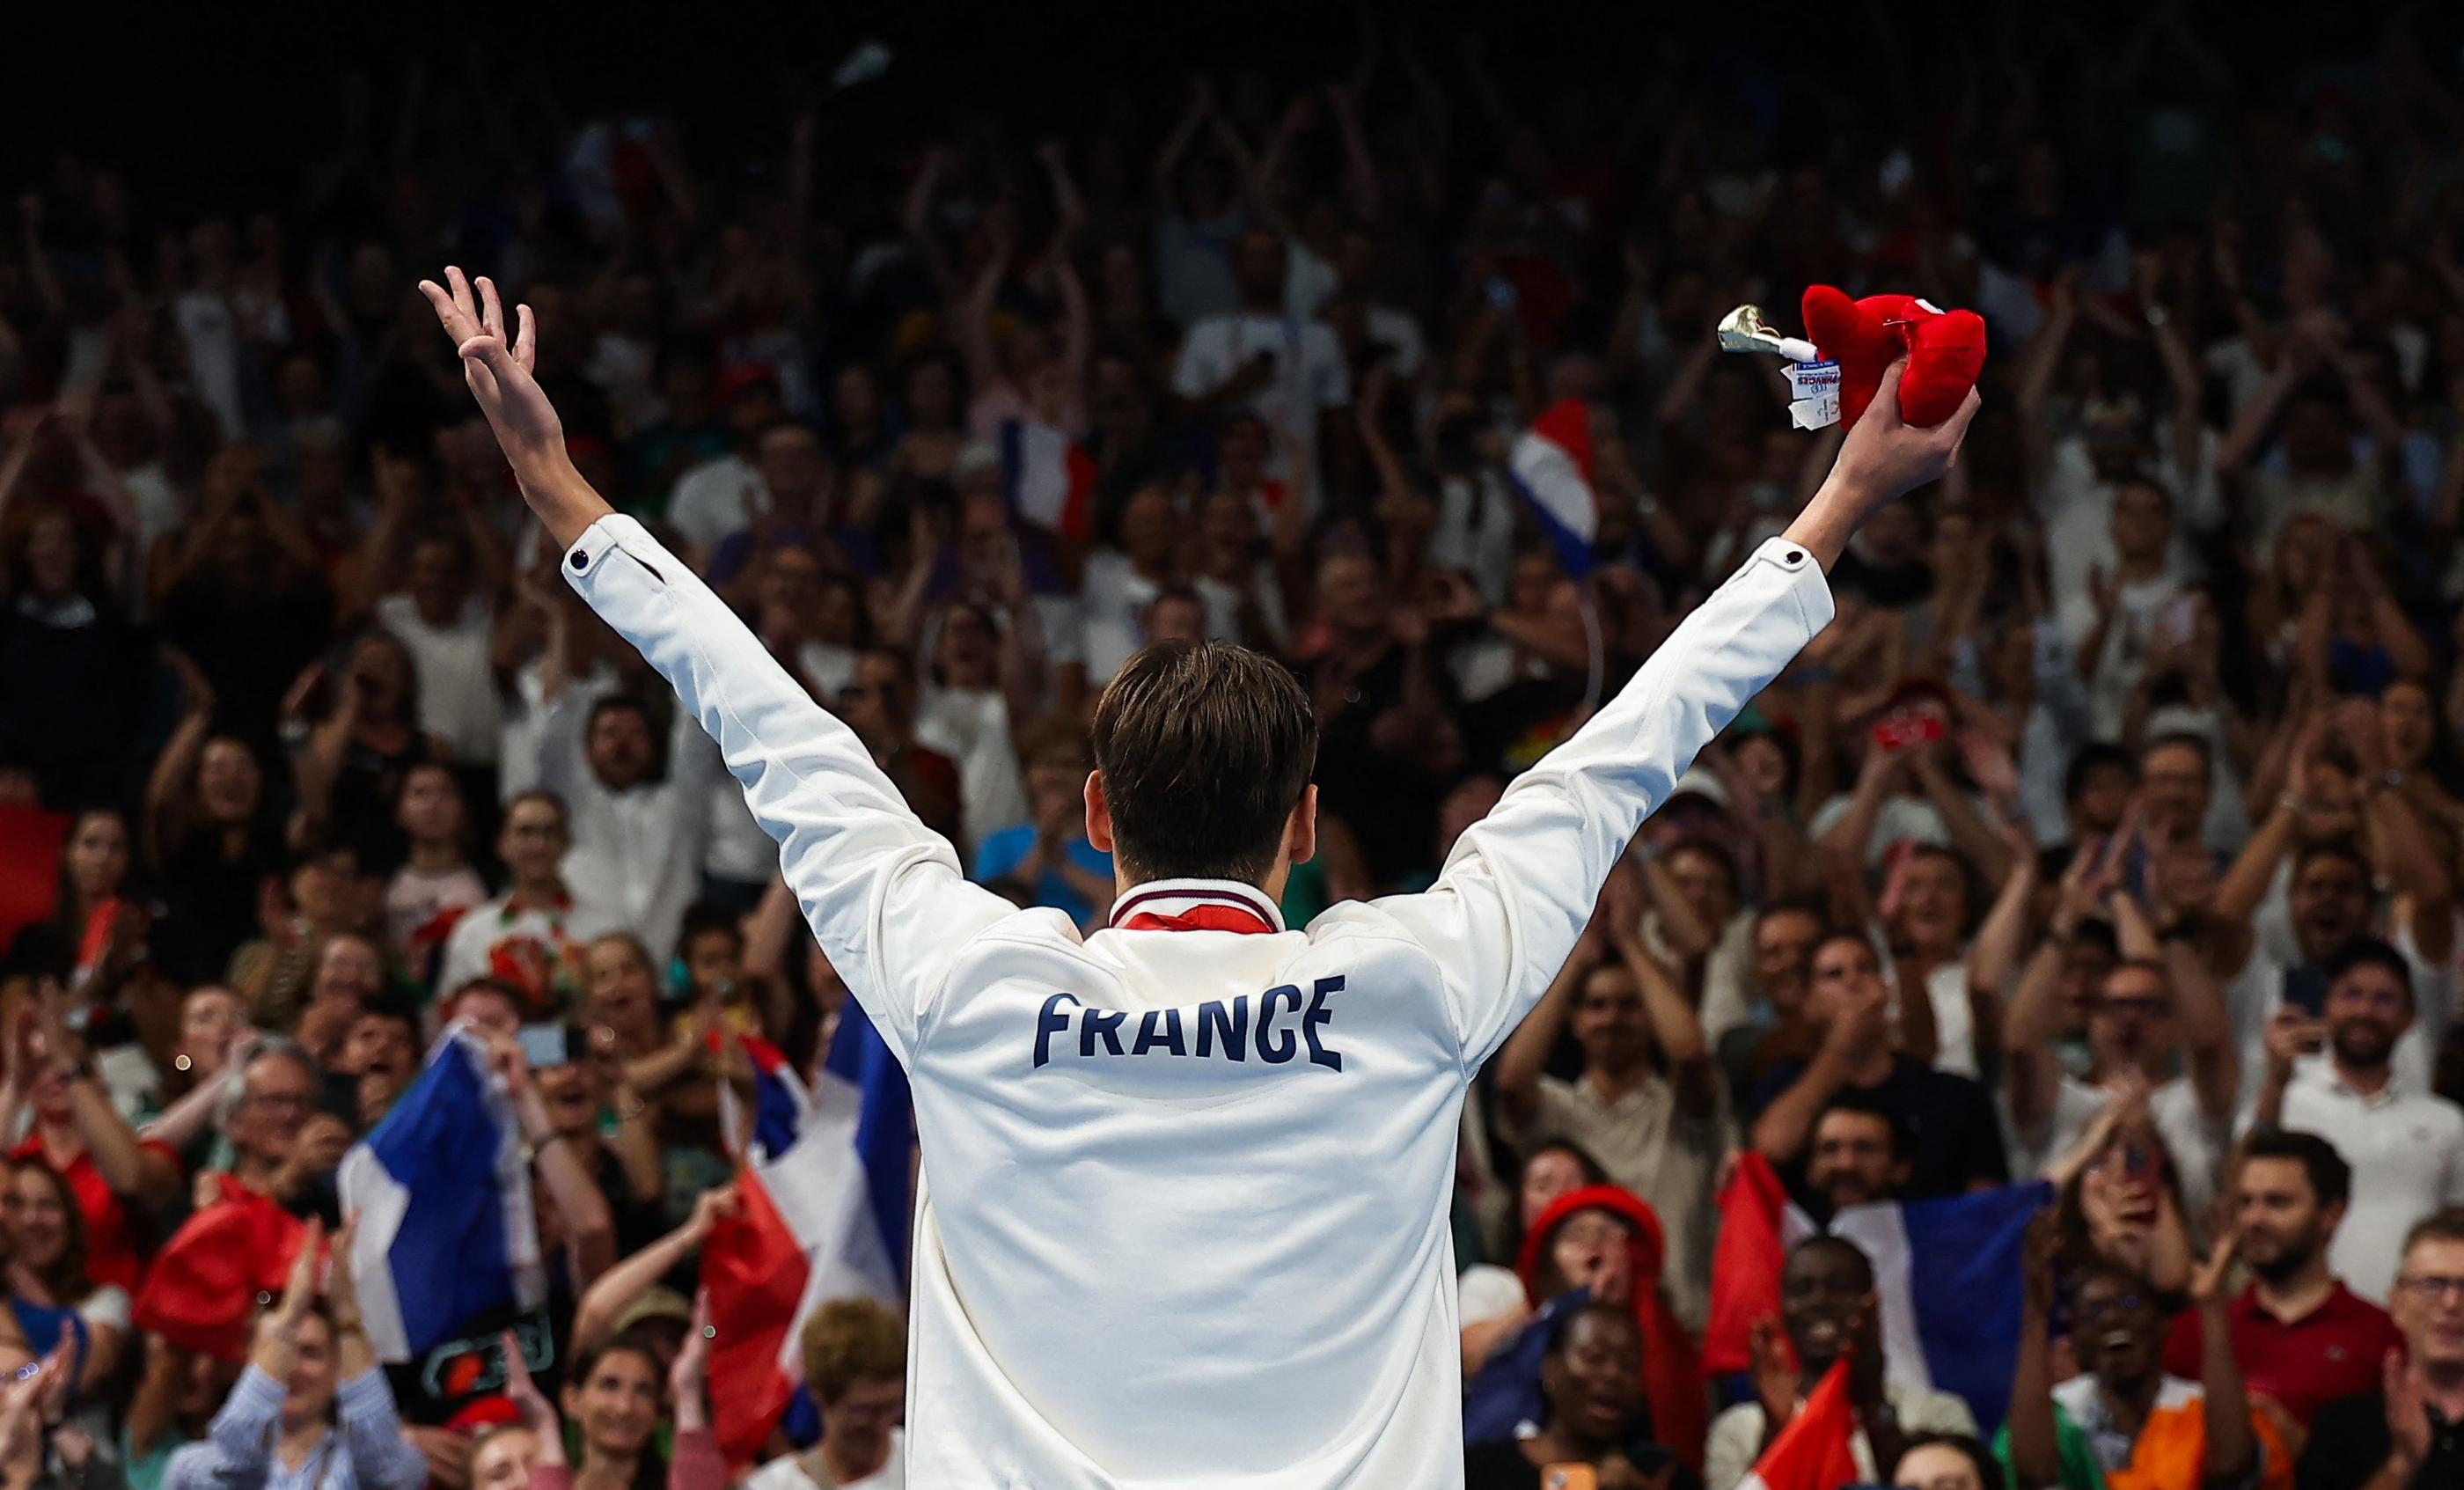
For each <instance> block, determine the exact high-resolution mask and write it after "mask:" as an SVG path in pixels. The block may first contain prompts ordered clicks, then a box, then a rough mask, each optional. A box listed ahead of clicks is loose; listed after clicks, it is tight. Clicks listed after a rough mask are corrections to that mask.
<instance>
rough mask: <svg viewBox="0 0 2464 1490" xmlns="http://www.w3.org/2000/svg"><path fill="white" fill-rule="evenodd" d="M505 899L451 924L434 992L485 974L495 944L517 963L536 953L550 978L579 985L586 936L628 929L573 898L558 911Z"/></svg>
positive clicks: (447, 991)
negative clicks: (517, 904)
mask: <svg viewBox="0 0 2464 1490" xmlns="http://www.w3.org/2000/svg"><path fill="white" fill-rule="evenodd" d="M510 904H511V897H509V896H505V895H499V896H497V897H496V898H495V899H494V900H489V901H483V902H481V903H480V904H478V905H475V906H473V907H472V908H471V909H469V910H468V911H465V912H464V913H463V916H462V919H461V920H459V921H456V922H454V923H453V934H452V935H451V936H449V937H447V938H446V939H445V962H444V968H443V971H442V972H440V973H439V974H438V975H437V976H436V987H437V991H438V992H440V993H445V994H451V992H453V990H455V989H457V988H459V987H461V986H462V985H463V984H465V983H467V982H469V981H471V979H473V978H474V977H483V976H485V975H487V974H488V972H489V969H490V967H491V965H492V963H493V962H494V960H495V954H496V953H497V952H498V951H499V950H500V949H501V950H505V951H507V952H509V953H510V952H517V951H518V956H517V964H518V963H519V962H522V961H527V960H528V959H529V958H530V957H532V956H533V955H536V956H537V957H539V959H541V960H544V961H545V962H546V963H547V965H548V969H549V973H550V976H551V978H552V980H554V981H556V982H558V983H560V984H563V985H566V986H570V987H572V988H574V989H580V988H582V987H583V966H582V955H583V953H584V952H585V951H587V950H588V948H589V946H590V943H591V941H592V939H594V938H596V937H600V936H605V935H606V934H607V933H608V932H609V931H627V930H630V928H629V927H627V925H626V924H625V923H624V922H623V921H622V920H620V919H618V918H617V917H616V916H614V915H611V914H609V913H608V912H607V911H606V910H605V909H602V908H600V907H598V906H595V905H592V904H590V903H588V902H586V901H583V900H581V899H579V898H577V899H575V900H574V901H573V903H572V904H571V905H568V906H566V907H565V908H564V909H561V910H544V909H537V908H529V907H526V908H524V909H520V910H510V909H508V908H509V906H510Z"/></svg>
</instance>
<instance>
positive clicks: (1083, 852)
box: [969, 822, 1112, 926]
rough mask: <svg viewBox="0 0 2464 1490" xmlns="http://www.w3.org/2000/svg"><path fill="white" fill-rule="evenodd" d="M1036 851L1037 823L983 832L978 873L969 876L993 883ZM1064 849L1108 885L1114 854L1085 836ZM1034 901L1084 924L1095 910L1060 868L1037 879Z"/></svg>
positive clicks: (977, 849)
mask: <svg viewBox="0 0 2464 1490" xmlns="http://www.w3.org/2000/svg"><path fill="white" fill-rule="evenodd" d="M1034 851H1035V824H1034V823H1032V822H1022V823H1019V824H1018V825H1017V826H1015V827H1006V828H1002V829H1001V830H1000V831H999V832H997V833H988V834H986V835H984V841H983V842H982V843H980V844H977V845H976V872H975V873H974V874H972V875H970V876H969V878H970V879H973V880H974V881H975V882H976V883H977V884H979V885H990V884H991V883H992V882H993V881H995V880H998V879H1002V878H1004V877H1006V876H1007V875H1009V874H1010V873H1011V872H1012V871H1013V870H1015V869H1017V867H1018V866H1020V865H1022V864H1023V863H1025V862H1026V856H1027V855H1028V854H1030V853H1033V852H1034ZM1063 851H1064V852H1066V853H1067V854H1068V855H1069V862H1070V863H1071V864H1073V865H1076V866H1078V867H1079V868H1080V869H1082V870H1084V871H1086V872H1087V873H1089V874H1091V875H1093V876H1095V877H1096V878H1097V879H1099V880H1102V881H1103V882H1104V883H1106V884H1108V885H1109V884H1111V880H1112V856H1111V854H1108V853H1105V852H1103V851H1101V850H1100V849H1098V848H1096V847H1095V846H1094V845H1093V844H1089V843H1088V842H1087V841H1086V840H1085V839H1083V838H1073V839H1071V840H1070V841H1069V846H1068V847H1067V849H1065V850H1063ZM1035 903H1036V904H1037V905H1038V906H1048V907H1050V908H1051V909H1055V910H1066V911H1067V912H1068V913H1069V918H1070V919H1071V920H1073V921H1076V922H1077V923H1078V924H1079V925H1081V926H1084V925H1086V924H1087V922H1088V921H1089V920H1090V919H1092V918H1093V916H1094V914H1095V910H1096V908H1095V907H1093V906H1090V905H1089V904H1087V902H1086V901H1085V900H1084V899H1082V898H1080V896H1079V894H1078V892H1077V891H1075V890H1073V889H1071V888H1070V887H1069V882H1068V881H1067V880H1066V879H1063V878H1062V877H1061V871H1060V870H1058V869H1055V868H1051V867H1049V866H1047V867H1046V868H1045V870H1044V872H1043V873H1042V874H1039V875H1037V876H1036V878H1035Z"/></svg>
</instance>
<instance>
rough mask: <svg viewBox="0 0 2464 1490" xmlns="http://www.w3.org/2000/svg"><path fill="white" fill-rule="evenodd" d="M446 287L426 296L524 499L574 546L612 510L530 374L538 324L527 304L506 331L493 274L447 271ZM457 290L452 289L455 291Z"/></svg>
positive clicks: (428, 288) (432, 285)
mask: <svg viewBox="0 0 2464 1490" xmlns="http://www.w3.org/2000/svg"><path fill="white" fill-rule="evenodd" d="M445 279H446V283H445V284H443V285H440V284H438V283H437V282H436V281H434V280H432V279H423V280H421V281H420V282H419V293H420V294H422V295H424V296H428V303H429V305H431V306H433V307H435V309H436V318H437V320H438V322H439V323H441V324H442V325H443V326H444V327H445V334H446V335H447V336H450V337H451V338H452V339H453V346H454V349H455V350H456V351H458V352H459V353H461V355H462V381H463V382H464V383H469V384H470V386H471V393H472V396H473V398H475V399H477V400H478V402H479V412H481V413H482V414H485V415H487V416H488V427H489V428H491V429H493V430H495V434H496V444H497V447H498V448H499V449H503V451H504V452H505V459H506V460H507V461H509V462H511V463H512V465H513V468H514V479H515V480H517V481H518V482H520V483H521V487H522V496H523V499H524V500H526V501H528V502H529V503H530V504H531V510H532V511H534V512H536V513H538V514H539V518H540V520H541V521H543V522H545V523H546V524H547V527H548V532H549V533H550V534H551V535H553V536H554V537H555V538H556V540H557V542H558V543H559V544H561V545H564V546H566V547H570V546H571V545H572V543H573V541H574V540H575V539H576V538H579V537H582V535H583V531H584V530H586V529H587V528H588V527H589V526H590V525H591V524H592V523H594V522H596V521H598V520H599V519H600V518H601V517H603V516H605V515H606V514H607V513H608V511H609V510H610V509H609V508H608V506H607V504H606V503H605V501H603V500H601V499H600V496H599V493H596V492H593V491H591V490H590V488H589V486H588V484H587V483H585V482H583V479H582V475H581V472H579V471H575V470H574V468H573V460H572V457H571V456H569V455H568V454H567V453H566V452H565V448H564V422H563V421H562V420H561V419H559V418H557V414H556V405H552V404H550V403H549V402H548V398H547V393H546V392H545V390H543V389H541V388H540V387H539V380H538V379H537V378H535V377H533V376H531V369H532V368H533V367H534V366H536V365H537V363H538V362H539V335H538V326H537V324H536V323H535V322H534V321H533V320H532V318H531V308H530V307H529V306H527V305H517V306H516V307H514V315H515V320H516V326H517V330H516V331H515V332H514V334H512V335H511V336H508V335H507V334H506V330H505V312H504V307H503V306H502V305H501V304H500V303H499V302H498V301H497V298H496V287H495V283H494V282H492V281H491V280H489V279H488V278H487V276H485V275H481V276H480V277H479V279H478V281H477V291H478V293H477V296H475V297H474V296H473V294H472V289H473V283H472V281H471V280H469V279H466V278H464V277H463V274H462V271H461V270H460V269H458V268H456V267H454V266H452V265H448V266H446V270H445ZM448 286H450V287H451V288H448Z"/></svg>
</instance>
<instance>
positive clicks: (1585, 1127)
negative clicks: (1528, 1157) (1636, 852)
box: [1497, 870, 1721, 1321]
mask: <svg viewBox="0 0 2464 1490" xmlns="http://www.w3.org/2000/svg"><path fill="white" fill-rule="evenodd" d="M1619 872H1620V875H1621V876H1622V875H1627V874H1630V873H1631V871H1630V870H1620V871H1619ZM1621 883H1622V885H1623V886H1624V888H1623V889H1622V891H1620V890H1618V889H1614V888H1613V889H1612V890H1611V892H1610V895H1609V899H1608V901H1607V909H1605V911H1604V912H1603V914H1602V915H1601V916H1600V917H1598V918H1597V921H1596V922H1595V924H1600V923H1605V925H1606V937H1605V939H1606V940H1608V941H1610V942H1611V943H1613V948H1610V949H1603V948H1602V947H1600V946H1599V944H1598V941H1596V940H1593V939H1586V940H1585V941H1584V942H1583V943H1582V944H1581V945H1580V946H1578V947H1577V948H1576V949H1575V952H1574V954H1573V956H1572V957H1569V958H1568V959H1567V960H1566V966H1565V969H1564V971H1562V972H1560V973H1559V974H1558V975H1557V978H1556V981H1555V982H1553V983H1551V985H1550V987H1549V992H1548V994H1547V995H1546V996H1544V997H1542V998H1541V1000H1540V1002H1539V1004H1538V1005H1537V1006H1536V1007H1534V1008H1533V1010H1532V1011H1531V1014H1530V1015H1529V1018H1527V1019H1524V1021H1523V1022H1522V1023H1521V1024H1520V1025H1518V1026H1517V1027H1516V1028H1515V1031H1514V1034H1513V1036H1512V1037H1511V1038H1509V1039H1508V1040H1507V1042H1506V1047H1505V1048H1504V1049H1503V1050H1501V1051H1500V1052H1499V1053H1498V1057H1497V1107H1498V1117H1499V1120H1500V1126H1501V1128H1503V1129H1504V1134H1505V1137H1506V1139H1507V1143H1509V1144H1512V1145H1515V1146H1517V1147H1518V1148H1519V1147H1520V1146H1522V1145H1524V1144H1527V1143H1529V1142H1530V1141H1532V1140H1533V1139H1535V1138H1539V1137H1543V1136H1547V1137H1554V1138H1563V1139H1571V1140H1573V1142H1574V1143H1575V1144H1576V1145H1578V1146H1580V1147H1581V1148H1582V1150H1584V1151H1585V1152H1587V1153H1590V1154H1591V1155H1593V1156H1594V1157H1595V1158H1596V1159H1597V1160H1598V1161H1599V1164H1600V1168H1601V1169H1602V1170H1603V1171H1605V1172H1607V1174H1608V1178H1609V1182H1610V1183H1611V1184H1614V1185H1617V1186H1620V1187H1622V1188H1624V1189H1627V1190H1631V1191H1633V1192H1634V1193H1635V1194H1639V1195H1640V1196H1642V1198H1643V1199H1645V1200H1647V1201H1649V1202H1650V1204H1651V1208H1652V1209H1653V1210H1654V1211H1656V1212H1658V1213H1659V1214H1660V1224H1661V1231H1662V1233H1663V1235H1664V1238H1665V1240H1666V1254H1665V1260H1664V1261H1663V1263H1662V1268H1661V1272H1662V1276H1664V1277H1665V1278H1667V1279H1668V1280H1669V1281H1670V1283H1671V1287H1670V1294H1671V1302H1672V1303H1673V1304H1675V1306H1676V1307H1677V1309H1678V1312H1679V1313H1680V1314H1681V1315H1682V1316H1683V1317H1684V1318H1685V1319H1687V1320H1690V1321H1700V1320H1701V1319H1702V1317H1703V1313H1704V1310H1705V1307H1706V1306H1707V1304H1708V1299H1707V1296H1706V1294H1705V1289H1704V1282H1705V1281H1706V1280H1707V1278H1708V1274H1709V1268H1710V1240H1711V1205H1710V1200H1711V1179H1712V1175H1713V1172H1714V1171H1715V1169H1716V1168H1717V1166H1718V1163H1719V1154H1720V1147H1721V1134H1720V1127H1719V1123H1718V1121H1717V1119H1718V1116H1719V1083H1718V1079H1717V1077H1716V1075H1715V1074H1714V1073H1713V1071H1712V1068H1711V1061H1710V1054H1709V1052H1708V1051H1707V1050H1705V1048H1704V1042H1703V1027H1702V1025H1700V1024H1699V1023H1697V1022H1696V1021H1695V1018H1694V1011H1693V1010H1692V1009H1691V1008H1689V1007H1687V1005H1686V1002H1685V997H1684V995H1683V994H1682V993H1680V992H1679V991H1678V988H1677V984H1676V982H1675V980H1674V979H1673V978H1671V977H1670V975H1669V974H1668V972H1667V970H1666V969H1664V968H1663V967H1661V965H1660V964H1659V963H1658V962H1656V961H1655V960H1654V959H1653V957H1652V955H1651V953H1650V952H1649V951H1648V950H1647V949H1646V948H1645V947H1644V946H1643V945H1642V934H1641V923H1640V920H1639V916H1637V915H1636V914H1635V913H1634V911H1635V909H1636V906H1635V901H1636V897H1637V895H1638V894H1639V890H1637V889H1636V888H1634V887H1633V884H1632V881H1631V880H1630V879H1627V880H1623V881H1622V882H1621ZM1570 1024H1571V1025H1572V1027H1573V1037H1574V1041H1575V1042H1576V1043H1577V1044H1579V1045H1580V1046H1581V1047H1582V1052H1583V1066H1582V1071H1581V1073H1580V1074H1579V1075H1577V1076H1576V1077H1575V1078H1574V1079H1573V1080H1572V1081H1567V1080H1564V1079H1562V1078H1560V1077H1555V1076H1551V1075H1550V1074H1548V1070H1547V1067H1548V1063H1549V1060H1550V1057H1551V1054H1552V1053H1553V1052H1554V1050H1555V1048H1556V1045H1557V1042H1558V1040H1559V1038H1560V1037H1561V1036H1562V1035H1564V1034H1565V1033H1566V1031H1567V1028H1568V1026H1569V1025H1570Z"/></svg>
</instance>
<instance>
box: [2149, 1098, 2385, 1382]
mask: <svg viewBox="0 0 2464 1490" xmlns="http://www.w3.org/2000/svg"><path fill="white" fill-rule="evenodd" d="M2352 1184H2353V1171H2352V1167H2351V1166H2350V1165H2347V1164H2346V1163H2345V1162H2344V1160H2343V1156H2342V1155H2340V1154H2339V1153H2337V1152H2336V1150H2335V1148H2334V1146H2333V1145H2331V1144H2329V1143H2328V1142H2327V1141H2326V1140H2325V1139H2323V1138H2321V1137H2319V1136H2318V1135H2317V1134H2315V1133H2285V1132H2272V1131H2271V1132H2260V1133H2253V1134H2252V1135H2251V1136H2250V1141H2249V1143H2248V1144H2247V1145H2246V1146H2245V1147H2244V1148H2243V1150H2242V1160H2241V1170H2240V1172H2239V1173H2238V1174H2237V1175H2236V1176H2235V1177H2234V1180H2233V1214H2234V1216H2236V1217H2237V1218H2238V1222H2239V1225H2240V1227H2241V1231H2240V1237H2241V1244H2240V1246H2239V1248H2238V1249H2237V1250H2238V1254H2239V1256H2240V1258H2241V1260H2242V1262H2243V1264H2244V1265H2245V1266H2247V1267H2248V1268H2249V1269H2250V1272H2251V1282H2250V1285H2249V1286H2248V1287H2246V1288H2244V1289H2242V1291H2241V1294H2240V1296H2239V1297H2237V1298H2235V1299H2234V1300H2233V1304H2232V1306H2231V1310H2230V1312H2231V1314H2232V1316H2233V1356H2234V1358H2235V1359H2236V1360H2238V1361H2240V1362H2241V1363H2242V1369H2243V1376H2244V1383H2243V1384H2244V1385H2245V1386H2246V1387H2247V1388H2248V1389H2249V1391H2250V1393H2251V1395H2252V1396H2254V1397H2263V1398H2265V1399H2266V1400H2267V1401H2269V1402H2272V1403H2274V1404H2276V1405H2277V1407H2280V1408H2282V1409H2283V1410H2284V1411H2285V1413H2287V1414H2288V1415H2289V1416H2291V1418H2292V1419H2293V1421H2294V1422H2296V1423H2299V1424H2300V1425H2301V1426H2303V1427H2305V1428H2306V1427H2308V1426H2309V1423H2310V1419H2311V1417H2312V1416H2313V1414H2315V1413H2317V1412H2318V1411H2319V1409H2320V1408H2321V1407H2323V1406H2325V1405H2326V1404H2327V1403H2329V1402H2332V1401H2334V1400H2335V1399H2337V1398H2338V1397H2343V1396H2350V1395H2351V1394H2352V1393H2354V1392H2356V1391H2369V1390H2370V1389H2371V1388H2372V1387H2375V1386H2377V1385H2378V1381H2379V1364H2380V1362H2382V1361H2384V1360H2385V1359H2386V1358H2387V1351H2388V1350H2390V1349H2392V1348H2396V1347H2397V1346H2398V1345H2399V1343H2400V1342H2399V1338H2398V1336H2397V1334H2396V1329H2395V1323H2394V1322H2393V1321H2392V1320H2390V1319H2388V1318H2387V1311H2386V1310H2385V1309H2382V1308H2380V1307H2379V1306H2378V1305H2377V1304H2372V1303H2370V1302H2369V1301H2368V1300H2366V1299H2364V1298H2362V1297H2361V1296H2360V1295H2358V1294H2356V1293H2354V1292H2353V1291H2352V1290H2351V1289H2350V1288H2347V1287H2345V1286H2344V1284H2343V1281H2342V1280H2341V1279H2339V1278H2337V1277H2336V1275H2335V1272H2334V1271H2333V1270H2332V1269H2330V1268H2329V1267H2328V1265H2327V1248H2328V1242H2329V1240H2330V1239H2331V1238H2334V1236H2335V1235H2336V1226H2337V1223H2338V1222H2340V1221H2342V1220H2343V1218H2344V1207H2345V1204H2346V1203H2347V1201H2348V1200H2349V1199H2350V1198H2351V1195H2352ZM2201 1353H2202V1352H2201V1350H2200V1348H2199V1330H2198V1324H2197V1321H2196V1320H2195V1319H2194V1318H2193V1317H2192V1316H2190V1315H2188V1314H2185V1315H2182V1316H2180V1317H2179V1318H2177V1319H2175V1320H2174V1321H2173V1332H2172V1334H2171V1336H2170V1337H2168V1338H2167V1340H2166V1342H2165V1369H2167V1370H2168V1371H2171V1372H2172V1373H2173V1374H2174V1375H2176V1376H2189V1377H2196V1376H2197V1375H2198V1374H2199V1372H2200V1365H2201V1360H2200V1357H2201Z"/></svg>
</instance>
